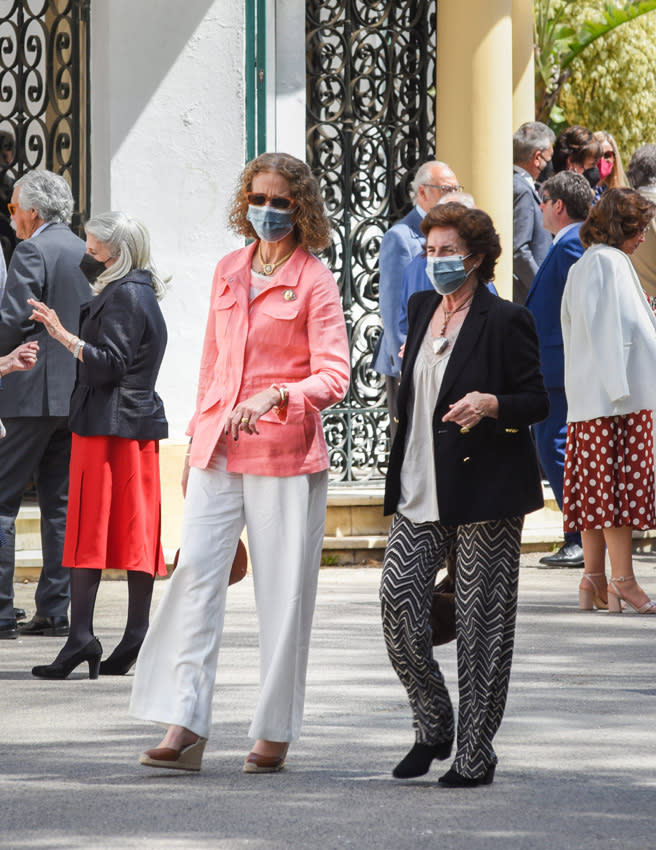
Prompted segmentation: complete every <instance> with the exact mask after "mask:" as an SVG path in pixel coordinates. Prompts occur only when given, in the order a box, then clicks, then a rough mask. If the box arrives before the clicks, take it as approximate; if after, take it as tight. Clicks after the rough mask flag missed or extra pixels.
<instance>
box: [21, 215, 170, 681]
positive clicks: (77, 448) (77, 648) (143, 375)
mask: <svg viewBox="0 0 656 850" xmlns="http://www.w3.org/2000/svg"><path fill="white" fill-rule="evenodd" d="M85 229H86V234H87V252H88V253H87V254H85V255H84V257H83V258H82V262H81V263H80V268H81V269H82V271H83V272H84V274H85V275H86V276H87V278H88V280H89V282H90V283H92V284H93V290H94V292H95V298H93V299H92V300H91V301H89V302H88V303H87V304H83V305H82V308H81V311H80V331H79V336H76V335H75V334H73V333H71V332H70V331H68V330H66V328H64V327H63V326H62V324H61V322H60V321H59V318H58V317H57V314H56V313H55V311H54V310H52V309H50V308H49V307H47V306H46V305H45V304H43V303H41V302H39V301H35V300H33V299H30V301H29V303H30V304H32V307H33V313H32V316H31V318H32V319H35V320H37V321H39V322H43V324H44V326H45V328H46V330H47V331H48V333H49V334H50V335H51V336H52V337H53V338H54V339H56V340H57V341H58V342H60V343H62V345H65V346H66V348H68V350H69V351H70V352H71V354H72V355H73V357H74V358H75V359H76V360H77V361H79V362H78V364H77V379H76V382H75V388H74V390H73V395H72V397H71V406H70V415H69V425H70V428H71V431H72V432H73V442H72V446H71V463H70V483H69V497H68V514H67V519H66V540H65V544H64V554H63V557H62V563H63V565H64V566H67V567H71V568H73V569H71V627H70V634H69V636H68V640H67V641H66V643H65V644H64V647H63V648H62V650H61V652H60V653H59V655H58V656H57V658H56V659H55V660H54V662H53V663H52V664H47V665H40V666H38V667H34V669H33V670H32V674H33V675H34V676H38V677H39V678H43V679H64V678H66V676H68V674H69V673H70V672H71V671H72V670H74V669H75V667H77V666H78V665H79V664H82V663H83V662H84V661H87V662H88V665H89V678H96V677H97V676H98V674H99V673H100V674H101V675H122V674H124V673H126V672H127V671H128V670H129V669H130V667H131V666H132V665H133V664H134V662H135V661H136V658H137V654H138V652H139V648H140V646H141V643H142V641H143V639H144V636H145V634H146V631H147V629H148V616H149V611H150V602H151V597H152V592H153V583H154V580H155V575H156V574H159V575H165V574H166V567H165V564H164V556H163V553H162V546H161V542H160V526H161V516H160V514H161V499H160V481H159V440H160V439H163V438H164V437H166V436H168V425H167V422H166V417H165V414H164V405H163V404H162V401H161V399H160V397H159V396H158V395H157V393H156V392H155V381H156V380H157V375H158V373H159V368H160V365H161V362H162V358H163V356H164V349H165V348H166V325H165V323H164V317H163V316H162V312H161V310H160V308H159V305H158V303H157V299H158V297H160V296H161V295H162V294H163V290H164V286H163V283H162V281H161V280H160V278H159V277H158V276H157V274H156V273H155V271H154V270H153V268H152V265H151V262H150V240H149V237H148V232H147V230H146V228H145V227H144V226H143V225H142V224H141V223H140V222H138V221H136V220H135V219H132V218H129V217H128V216H126V215H124V214H123V213H117V212H111V213H105V214H103V215H100V216H96V217H95V218H93V219H91V220H90V221H89V222H88V223H87V225H86V228H85ZM105 568H114V569H117V568H118V569H125V570H126V571H127V575H128V617H127V623H126V626H125V632H124V634H123V637H122V639H121V641H120V642H119V644H118V646H117V647H116V648H115V649H114V652H113V653H112V654H111V655H110V656H109V658H107V659H106V661H104V662H103V663H102V664H101V663H100V658H101V655H102V647H101V645H100V641H99V640H98V639H97V638H96V637H95V635H94V632H93V612H94V607H95V600H96V593H97V591H98V586H99V584H100V578H101V575H102V571H103V569H105Z"/></svg>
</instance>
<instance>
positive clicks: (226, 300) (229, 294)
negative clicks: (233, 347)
mask: <svg viewBox="0 0 656 850" xmlns="http://www.w3.org/2000/svg"><path fill="white" fill-rule="evenodd" d="M236 304H237V299H236V298H235V294H234V292H233V291H232V290H231V289H230V287H229V286H228V284H226V285H225V288H224V289H223V291H222V292H221V293H219V295H217V296H216V298H215V299H214V303H213V304H212V309H213V310H214V328H215V335H216V341H217V345H219V346H220V345H221V343H222V342H223V340H224V338H225V336H226V334H227V332H228V328H229V326H230V317H231V316H232V311H233V309H234V307H235V306H236Z"/></svg>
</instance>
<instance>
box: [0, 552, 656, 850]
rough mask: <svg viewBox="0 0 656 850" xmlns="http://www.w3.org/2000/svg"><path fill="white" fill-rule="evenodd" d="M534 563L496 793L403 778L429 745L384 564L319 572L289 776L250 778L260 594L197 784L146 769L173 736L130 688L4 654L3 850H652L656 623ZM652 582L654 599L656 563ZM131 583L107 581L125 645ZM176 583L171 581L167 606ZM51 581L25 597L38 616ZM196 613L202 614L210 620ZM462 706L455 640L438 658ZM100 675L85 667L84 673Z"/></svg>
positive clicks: (107, 640)
mask: <svg viewBox="0 0 656 850" xmlns="http://www.w3.org/2000/svg"><path fill="white" fill-rule="evenodd" d="M538 558H539V554H530V555H525V556H523V558H522V571H521V579H520V607H519V618H518V630H517V646H516V652H515V660H514V667H513V676H512V681H511V688H510V695H509V700H508V706H507V711H506V716H505V719H504V722H503V725H502V727H501V730H500V732H499V734H498V736H497V738H496V750H497V754H498V756H499V766H498V769H497V775H496V779H495V782H494V784H493V785H491V786H489V787H486V788H476V789H464V790H447V789H443V788H440V787H439V786H438V784H437V779H438V777H439V776H440V775H441V774H442V773H443V772H444V771H445V770H446V768H447V766H448V763H434V765H433V768H432V769H431V771H430V773H429V774H427V776H425V777H422V778H421V779H418V780H409V781H397V780H394V779H393V778H392V776H391V773H390V771H391V769H392V767H393V766H394V765H395V764H396V762H397V761H398V760H399V759H400V758H401V757H402V756H403V755H404V754H405V752H406V750H407V749H408V748H409V746H410V745H411V743H412V741H413V733H412V728H411V721H410V714H409V710H408V705H407V701H406V698H405V693H404V691H403V690H402V688H401V686H400V684H399V682H398V680H397V679H396V676H395V675H394V673H393V671H392V668H391V666H390V664H389V662H388V660H387V657H386V654H385V648H384V645H383V640H382V635H381V628H380V620H379V612H378V601H377V590H378V582H379V578H380V570H379V569H378V568H376V567H368V568H361V569H349V568H327V569H323V570H322V571H321V576H320V586H319V595H318V603H317V613H316V619H315V629H314V633H313V640H312V651H311V656H310V669H309V684H308V691H307V701H306V719H305V726H304V731H303V735H302V737H301V739H300V740H299V741H298V742H297V743H296V744H295V745H294V746H293V747H292V748H291V750H290V753H289V756H288V766H287V767H286V769H285V770H284V771H283V772H281V773H280V774H276V775H247V774H243V773H242V772H241V764H242V761H243V759H244V757H245V755H246V753H247V752H248V749H249V741H248V739H247V737H246V733H247V729H248V723H249V720H250V711H251V709H252V706H253V704H254V700H255V696H256V690H257V638H256V627H255V615H254V606H253V602H252V582H251V578H250V576H248V577H247V578H246V579H245V580H244V581H243V582H242V583H241V584H239V585H236V586H234V587H232V588H231V589H230V592H229V604H228V613H227V615H226V628H225V638H224V643H223V648H222V651H221V657H220V659H219V674H218V679H217V688H216V693H215V700H214V724H213V731H212V737H211V739H210V741H209V743H208V746H207V749H206V751H205V758H204V761H203V769H202V771H201V773H199V774H180V773H176V772H168V771H156V770H153V769H150V768H145V767H141V766H140V765H139V764H138V763H137V758H138V755H139V753H140V751H141V750H142V749H145V748H147V747H148V746H154V745H155V744H156V743H157V742H158V740H159V734H160V732H159V730H158V729H157V727H155V726H152V725H150V724H146V723H142V722H140V721H136V720H134V719H133V718H131V717H129V715H128V713H127V704H128V697H129V692H130V686H131V680H132V675H131V674H130V675H128V676H125V677H117V678H101V679H98V680H97V681H89V680H88V679H87V678H84V677H85V676H86V672H83V668H79V669H78V671H76V672H75V673H73V674H72V676H71V677H70V679H68V680H66V681H63V682H43V681H40V680H36V679H33V678H32V677H31V675H30V672H29V671H30V668H31V667H32V666H33V665H34V664H38V663H47V662H49V661H50V660H51V659H52V658H53V657H54V655H55V654H56V652H57V650H58V647H59V646H60V645H61V643H62V641H63V639H62V638H23V639H21V640H18V641H2V642H0V712H1V714H0V717H1V723H2V744H1V745H0V751H1V754H2V758H1V763H2V770H1V773H0V847H2V848H7V850H9V849H11V850H23V848H25V849H26V848H29V850H50V849H51V848H52V850H55V848H57V850H59V848H85V850H87V848H88V849H89V850H90V848H103V850H114V848H121V850H132V848H163V850H205V848H217V850H244V848H248V850H301V848H321V850H333V848H334V850H338V848H339V850H342V848H356V850H369V848H372V850H406V848H407V850H423V849H424V848H439V849H440V850H479V848H480V849H481V850H482V848H485V850H497V848H498V850H502V848H503V850H518V849H519V848H522V850H524V848H526V850H541V848H549V850H578V848H581V850H583V848H585V850H588V848H592V847H594V848H595V850H611V848H612V850H617V849H619V850H651V848H654V847H655V846H656V837H655V832H656V817H655V809H656V805H655V804H656V682H655V680H654V647H655V640H654V638H655V636H656V617H654V618H651V617H648V616H643V617H641V616H638V615H636V614H634V613H624V614H622V615H619V616H612V615H609V614H607V613H605V612H594V613H581V612H579V611H578V610H577V585H578V581H579V577H580V574H581V571H580V570H578V569H565V570H538V569H536V568H535V565H536V564H537V560H538ZM636 572H637V574H638V576H639V578H640V579H641V581H642V582H643V584H644V586H645V588H646V589H647V590H649V591H651V594H652V595H656V556H654V555H638V556H637V557H636ZM126 590H127V587H126V583H125V582H120V581H114V582H104V583H103V584H102V586H101V588H100V593H99V598H98V607H97V614H96V632H97V634H98V636H99V638H100V640H101V641H102V643H103V646H104V647H105V651H106V653H108V652H110V651H111V649H112V648H113V646H114V645H115V643H116V642H117V641H118V639H119V637H120V631H121V624H122V622H123V617H124V613H125V600H126ZM162 590H163V583H162V582H158V584H157V587H156V599H157V598H158V596H159V595H160V594H161V592H162ZM33 592H34V585H29V584H21V585H17V586H16V601H17V604H22V605H23V606H24V607H26V608H27V609H28V610H29V609H30V606H31V605H32V600H33ZM192 616H193V614H192ZM436 653H437V657H438V659H439V661H440V664H441V665H442V667H443V670H444V673H445V677H446V680H447V682H448V684H449V686H450V688H451V693H452V696H453V698H454V701H457V689H456V686H455V683H456V670H455V647H454V645H453V644H450V645H448V646H446V647H442V648H438V649H437V650H436ZM84 671H86V667H85V668H84Z"/></svg>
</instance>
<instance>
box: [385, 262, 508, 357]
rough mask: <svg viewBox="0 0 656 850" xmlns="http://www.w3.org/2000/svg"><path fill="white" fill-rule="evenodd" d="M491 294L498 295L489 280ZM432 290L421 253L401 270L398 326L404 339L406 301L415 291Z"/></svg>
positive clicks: (406, 313) (405, 330) (487, 284)
mask: <svg viewBox="0 0 656 850" xmlns="http://www.w3.org/2000/svg"><path fill="white" fill-rule="evenodd" d="M485 285H486V286H487V288H488V289H489V290H490V292H491V293H492V295H498V294H499V293H498V292H497V290H496V287H495V285H494V284H493V283H492V281H490V282H489V283H486V284H485ZM429 289H430V290H432V289H433V285H432V284H431V282H430V280H429V279H428V275H427V274H426V257H424V255H423V254H419V256H417V257H415V258H414V260H413V261H412V262H411V263H410V265H409V266H407V267H406V270H405V271H404V272H403V284H402V286H401V309H400V313H399V328H400V330H401V338H402V339H403V341H405V338H406V336H407V335H408V301H409V300H410V296H411V295H414V294H415V292H425V291H427V290H429Z"/></svg>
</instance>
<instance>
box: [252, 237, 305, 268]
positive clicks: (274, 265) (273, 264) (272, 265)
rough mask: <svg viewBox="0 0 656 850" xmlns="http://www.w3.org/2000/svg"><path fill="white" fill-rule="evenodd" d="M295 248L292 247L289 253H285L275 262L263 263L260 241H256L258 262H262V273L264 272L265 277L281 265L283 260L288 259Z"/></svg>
mask: <svg viewBox="0 0 656 850" xmlns="http://www.w3.org/2000/svg"><path fill="white" fill-rule="evenodd" d="M295 250H296V246H294V247H293V248H292V250H291V251H290V252H289V254H285V256H284V257H283V258H282V259H281V260H278V262H277V263H265V262H264V257H263V256H262V243H261V242H258V243H257V255H258V257H259V258H260V263H261V264H262V274H265V275H266V276H267V277H270V276H271V275H272V274H273V273H274V272H275V270H276V269H277V268H278V266H281V265H282V264H283V263H284V262H285V260H288V259H289V258H290V257H291V255H292V254H293V253H294V251H295Z"/></svg>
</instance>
